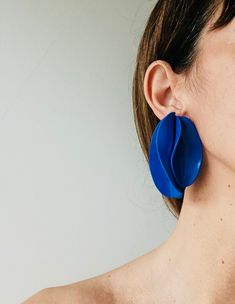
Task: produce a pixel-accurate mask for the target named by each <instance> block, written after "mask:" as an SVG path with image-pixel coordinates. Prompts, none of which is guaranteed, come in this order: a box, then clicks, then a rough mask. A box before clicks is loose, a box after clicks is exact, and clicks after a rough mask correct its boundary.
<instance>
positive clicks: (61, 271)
mask: <svg viewBox="0 0 235 304" xmlns="http://www.w3.org/2000/svg"><path fill="white" fill-rule="evenodd" d="M0 3H1V6H0V246H1V247H0V303H4V304H8V303H9V304H10V303H12V304H13V303H20V302H21V301H23V300H25V299H26V298H28V297H29V296H31V295H32V294H34V293H36V292H37V291H39V290H41V289H43V288H46V287H50V286H58V285H65V284H70V283H73V282H77V281H79V280H83V279H86V278H89V277H92V276H95V275H99V274H102V273H104V272H106V271H109V270H111V269H113V268H116V267H118V266H120V265H123V264H125V263H127V262H129V261H130V260H132V259H134V258H136V257H138V256H140V255H143V254H145V253H147V252H148V251H150V250H152V249H153V248H154V247H156V246H158V245H159V244H160V243H161V242H163V241H164V240H165V239H166V238H167V237H168V236H169V234H170V233H171V232H172V230H173V228H174V227H175V219H174V217H173V215H171V214H170V212H169V211H168V209H167V207H166V206H165V204H164V202H163V200H162V197H161V195H160V193H159V192H158V190H157V189H156V188H155V186H154V184H153V182H152V179H151V176H150V173H149V169H148V164H147V163H146V161H145V159H144V156H143V153H142V151H141V149H140V145H139V142H138V139H137V134H136V131H135V126H134V118H133V112H132V100H131V86H132V77H133V71H134V65H135V57H136V52H137V46H138V43H139V39H140V36H141V33H142V31H143V29H144V25H145V22H146V20H147V17H148V16H149V14H150V12H151V9H152V8H153V6H154V5H155V1H142V0H135V1H134V0H133V1H132V0H125V1H124V0H119V1H110V0H99V1H94V0H92V1H89V0H77V1H75V0H57V1H55V0H40V1H36V0H31V1H30V0H28V1H26V0H22V1H16V0H7V1H6V0H5V1H3V0H1V1H0Z"/></svg>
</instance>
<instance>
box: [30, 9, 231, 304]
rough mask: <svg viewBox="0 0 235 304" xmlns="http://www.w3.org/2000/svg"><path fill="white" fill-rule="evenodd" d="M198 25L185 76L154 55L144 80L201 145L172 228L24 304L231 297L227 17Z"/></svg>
mask: <svg viewBox="0 0 235 304" xmlns="http://www.w3.org/2000/svg"><path fill="white" fill-rule="evenodd" d="M217 17H218V16H217V15H215V18H217ZM211 21H213V19H212V20H211ZM209 25H210V23H209V24H208V26H209ZM206 29H207V27H206V28H205V31H204V32H203V35H202V36H201V39H200V43H199V48H200V56H198V58H197V62H196V63H195V64H194V66H193V69H192V70H191V71H190V73H189V74H187V75H184V74H180V75H178V74H176V73H174V71H173V70H172V69H171V66H170V65H169V64H168V63H167V62H165V61H161V60H157V61H154V62H152V63H151V64H150V66H149V67H148V69H147V71H146V74H145V79H144V93H145V97H146V100H147V102H148V104H149V106H150V107H151V109H152V110H153V112H154V113H155V115H156V116H157V117H158V118H159V119H162V118H164V117H165V116H166V115H167V114H169V113H170V112H172V111H174V112H175V113H176V114H177V115H178V116H180V115H185V116H187V117H188V118H190V119H191V120H192V121H193V122H194V124H195V126H196V128H197V130H198V133H199V136H200V138H201V140H202V144H203V164H202V167H201V170H200V172H199V175H198V177H197V179H196V181H195V182H194V183H193V184H192V185H190V186H189V187H187V188H186V189H185V194H184V201H183V206H182V210H181V213H180V217H179V220H178V222H177V225H176V228H175V230H174V231H173V233H172V234H171V235H170V237H169V238H168V239H167V240H166V241H165V242H164V243H162V244H161V245H160V246H158V247H157V248H154V249H153V250H152V251H150V252H148V253H147V254H144V255H143V256H141V257H138V258H137V259H135V260H133V261H131V262H129V263H127V264H125V265H122V266H120V267H118V268H116V269H113V270H111V271H110V272H107V273H104V274H102V275H99V276H97V277H93V278H90V279H88V280H84V281H80V282H77V283H74V284H70V285H65V286H62V287H53V288H48V289H45V290H43V291H41V292H39V294H36V295H34V296H33V297H31V298H30V299H28V301H26V302H24V304H34V303H44V304H46V303H57V304H60V303H64V304H66V303H78V304H79V303H81V304H86V303H91V304H93V303H95V304H98V303H105V304H114V303H115V304H119V303H120V304H127V303H129V304H130V303H135V304H143V303H151V304H155V303H164V304H170V303H177V304H186V303H187V304H188V303H191V304H194V303H195V304H196V303H197V304H198V303H203V304H207V303H208V304H209V303H210V304H211V303H215V304H220V303H221V304H222V303H223V304H224V303H226V304H230V303H231V304H232V303H235V220H234V219H235V153H234V151H235V100H234V97H235V81H234V80H235V20H233V21H232V22H231V23H230V24H228V25H227V26H225V27H224V28H223V29H219V30H216V31H214V32H212V33H207V31H206ZM40 297H41V298H40ZM53 301H54V302H53Z"/></svg>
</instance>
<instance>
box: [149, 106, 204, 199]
mask: <svg viewBox="0 0 235 304" xmlns="http://www.w3.org/2000/svg"><path fill="white" fill-rule="evenodd" d="M202 155H203V152H202V142H201V139H200V137H199V134H198V132H197V129H196V127H195V125H194V123H193V122H192V120H191V119H189V118H188V117H186V116H176V115H175V112H171V113H169V114H168V115H167V116H165V117H164V118H163V119H162V120H161V121H160V122H159V123H158V125H157V127H156V128H155V130H154V132H153V135H152V138H151V142H150V148H149V167H150V172H151V175H152V178H153V181H154V184H155V186H156V187H157V188H158V190H159V191H160V192H161V193H162V194H163V195H165V196H167V197H169V198H182V196H183V192H184V189H185V188H186V187H187V186H189V185H191V184H192V183H193V182H194V181H195V179H196V178H197V176H198V173H199V171H200V168H201V165H202Z"/></svg>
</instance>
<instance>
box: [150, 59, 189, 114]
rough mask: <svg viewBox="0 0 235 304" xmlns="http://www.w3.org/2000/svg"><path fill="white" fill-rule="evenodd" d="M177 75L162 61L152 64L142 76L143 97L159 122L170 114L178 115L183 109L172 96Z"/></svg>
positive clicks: (178, 101)
mask: <svg viewBox="0 0 235 304" xmlns="http://www.w3.org/2000/svg"><path fill="white" fill-rule="evenodd" d="M177 82H178V75H177V74H175V73H174V71H173V70H172V68H171V66H170V65H169V64H168V63H167V62H166V61H162V60H157V61H154V62H152V63H151V64H150V65H149V67H148V68H147V70H146V73H145V76H144V95H145V98H146V100H147V102H148V104H149V106H150V107H151V109H152V110H153V112H154V113H155V115H156V116H157V117H158V118H159V119H160V120H161V119H162V118H164V117H165V116H166V115H167V114H169V113H170V112H175V113H176V114H179V113H180V112H181V110H182V108H183V104H182V102H181V101H180V100H177V99H176V97H175V95H174V93H175V92H174V88H175V87H176V85H177Z"/></svg>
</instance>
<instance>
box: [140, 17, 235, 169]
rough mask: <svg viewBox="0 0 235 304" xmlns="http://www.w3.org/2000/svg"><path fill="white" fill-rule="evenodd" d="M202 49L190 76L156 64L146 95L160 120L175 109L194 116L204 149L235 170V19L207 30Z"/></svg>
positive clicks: (147, 79)
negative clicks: (223, 25)
mask: <svg viewBox="0 0 235 304" xmlns="http://www.w3.org/2000/svg"><path fill="white" fill-rule="evenodd" d="M209 25H210V24H209ZM199 48H200V55H199V57H198V60H197V63H196V64H195V66H194V67H193V69H192V72H191V73H190V75H188V76H187V77H188V78H186V77H185V76H184V75H177V74H175V73H174V72H173V71H172V69H171V67H170V66H169V65H168V63H166V62H164V61H161V60H159V61H156V62H154V63H152V64H151V65H150V66H149V67H148V70H147V71H146V74H145V79H144V93H145V97H146V100H147V102H148V104H149V106H150V107H151V108H152V110H153V111H154V113H155V115H156V116H157V117H158V118H159V119H162V118H163V117H165V116H166V115H167V114H168V113H170V112H171V111H174V112H175V113H176V114H177V115H184V116H187V117H189V118H190V119H191V120H192V121H193V122H194V124H195V126H196V128H197V130H198V133H199V136H200V138H201V140H202V143H203V148H204V149H205V150H206V151H207V152H208V153H209V154H211V155H213V156H214V157H216V158H217V159H219V160H220V161H221V162H223V163H224V164H225V165H227V166H229V167H230V168H231V169H232V170H234V171H235V153H234V152H235V20H234V19H233V21H231V22H230V23H229V24H228V25H226V26H225V27H224V28H220V29H218V30H215V31H212V32H210V33H208V32H205V34H204V35H203V36H202V37H201V39H200V43H199Z"/></svg>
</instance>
